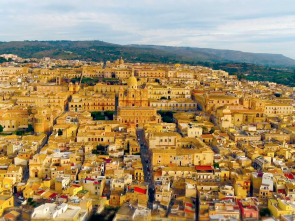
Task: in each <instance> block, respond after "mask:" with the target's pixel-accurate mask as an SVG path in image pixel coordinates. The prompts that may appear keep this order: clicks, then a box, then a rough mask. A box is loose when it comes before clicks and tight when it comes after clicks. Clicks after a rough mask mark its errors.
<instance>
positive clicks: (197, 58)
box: [0, 41, 295, 87]
mask: <svg viewBox="0 0 295 221" xmlns="http://www.w3.org/2000/svg"><path fill="white" fill-rule="evenodd" d="M0 54H16V55H18V56H20V57H23V58H43V57H51V58H55V59H79V60H89V61H98V62H99V61H114V60H116V59H118V58H120V57H123V58H124V60H125V61H127V62H146V63H166V64H167V63H171V64H173V63H184V64H189V65H202V66H206V67H210V68H213V69H222V70H225V71H228V72H229V73H230V74H236V75H238V77H239V78H240V79H242V78H246V79H248V80H255V81H256V80H259V81H273V82H277V83H279V84H286V85H289V86H293V87H295V60H293V59H291V58H288V57H285V56H283V55H279V54H264V53H248V52H241V51H232V50H219V49H208V48H191V47H171V46H156V45H119V44H111V43H107V42H103V41H12V42H0Z"/></svg>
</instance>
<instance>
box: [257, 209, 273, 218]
mask: <svg viewBox="0 0 295 221" xmlns="http://www.w3.org/2000/svg"><path fill="white" fill-rule="evenodd" d="M259 215H260V216H261V217H263V216H270V215H271V212H270V210H269V209H268V208H262V209H261V210H259Z"/></svg>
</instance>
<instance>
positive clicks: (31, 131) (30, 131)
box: [27, 124, 34, 133]
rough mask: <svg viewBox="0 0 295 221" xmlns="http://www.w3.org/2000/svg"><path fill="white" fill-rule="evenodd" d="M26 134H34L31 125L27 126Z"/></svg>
mask: <svg viewBox="0 0 295 221" xmlns="http://www.w3.org/2000/svg"><path fill="white" fill-rule="evenodd" d="M27 132H28V133H34V127H33V125H32V124H29V125H28V129H27Z"/></svg>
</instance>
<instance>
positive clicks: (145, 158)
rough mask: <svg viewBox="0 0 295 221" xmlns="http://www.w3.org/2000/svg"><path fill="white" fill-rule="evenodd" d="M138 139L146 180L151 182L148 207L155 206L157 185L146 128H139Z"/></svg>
mask: <svg viewBox="0 0 295 221" xmlns="http://www.w3.org/2000/svg"><path fill="white" fill-rule="evenodd" d="M136 135H137V140H138V143H139V145H140V157H141V161H142V166H143V173H144V181H145V182H147V183H148V184H149V201H148V208H149V209H152V208H153V202H154V201H155V195H154V193H155V185H154V182H153V171H152V168H151V164H150V162H151V161H150V158H149V148H148V145H147V142H146V140H145V138H144V130H143V129H138V130H137V131H136Z"/></svg>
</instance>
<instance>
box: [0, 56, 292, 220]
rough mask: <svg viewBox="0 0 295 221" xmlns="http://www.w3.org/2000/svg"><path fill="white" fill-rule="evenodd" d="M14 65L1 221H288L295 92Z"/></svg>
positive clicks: (111, 68)
mask: <svg viewBox="0 0 295 221" xmlns="http://www.w3.org/2000/svg"><path fill="white" fill-rule="evenodd" d="M5 56H8V55H5ZM12 58H13V59H12V60H11V61H10V62H7V63H3V64H2V65H1V66H0V113H1V114H0V144H1V145H0V216H2V217H3V219H5V220H19V219H21V220H64V221H65V220H74V221H80V220H81V221H82V220H87V219H89V218H90V217H92V218H93V217H94V218H95V217H96V218H97V217H100V218H101V219H103V218H105V219H110V218H112V219H114V220H118V221H119V220H124V221H125V220H147V221H152V220H155V221H158V220H202V221H206V220H214V221H215V220H259V219H261V218H263V217H266V216H268V217H269V219H270V220H276V219H278V220H293V216H294V215H295V164H294V159H295V115H294V105H295V99H294V98H295V97H294V96H295V90H293V88H290V87H287V86H284V85H278V84H275V83H271V82H256V81H246V80H242V81H239V80H238V79H237V76H235V75H229V74H228V73H227V72H225V71H222V70H212V69H210V68H206V67H201V66H189V65H180V64H175V65H165V64H139V63H136V64H135V63H125V62H124V60H123V59H120V60H117V61H115V62H113V63H111V62H107V63H106V64H104V63H96V62H86V61H78V60H77V61H66V60H53V59H50V58H44V59H40V60H39V59H22V58H19V57H17V56H12ZM102 217H103V218H102ZM97 220H99V218H97Z"/></svg>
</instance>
